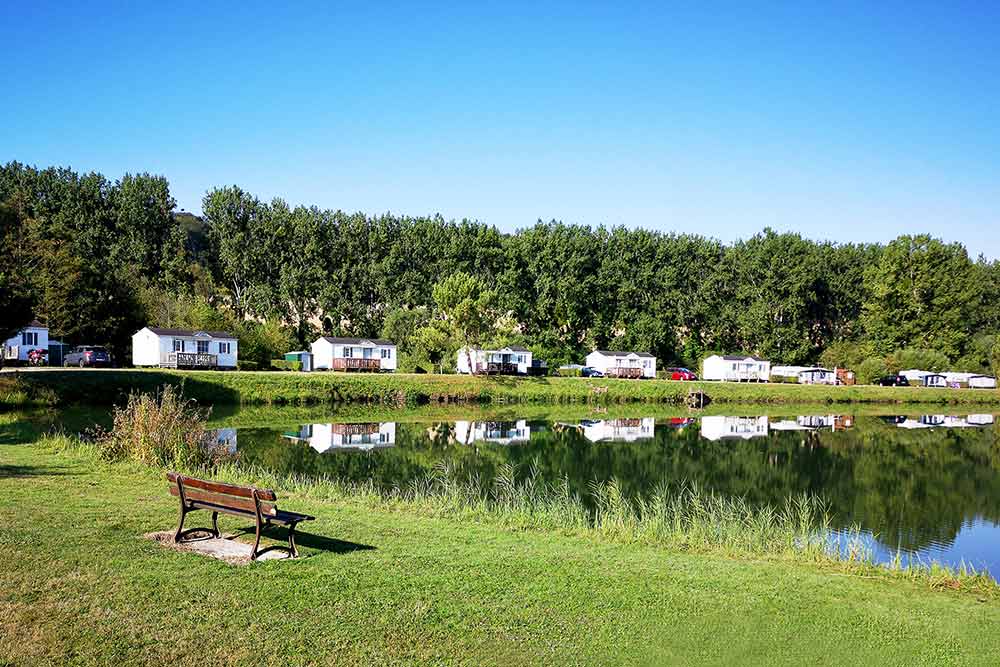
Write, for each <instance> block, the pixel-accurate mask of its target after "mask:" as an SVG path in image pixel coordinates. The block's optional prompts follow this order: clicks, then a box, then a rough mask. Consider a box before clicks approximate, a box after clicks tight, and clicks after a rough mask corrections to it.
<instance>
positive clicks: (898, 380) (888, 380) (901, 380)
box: [875, 375, 910, 387]
mask: <svg viewBox="0 0 1000 667" xmlns="http://www.w3.org/2000/svg"><path fill="white" fill-rule="evenodd" d="M875 384H877V385H879V386H880V387H909V386H910V381H909V380H907V379H906V376H904V375H886V376H885V377H881V378H879V379H878V380H876V381H875Z"/></svg>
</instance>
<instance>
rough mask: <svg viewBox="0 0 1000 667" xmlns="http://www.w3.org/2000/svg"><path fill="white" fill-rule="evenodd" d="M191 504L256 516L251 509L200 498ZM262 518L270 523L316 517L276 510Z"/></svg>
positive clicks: (212, 509) (218, 510)
mask: <svg viewBox="0 0 1000 667" xmlns="http://www.w3.org/2000/svg"><path fill="white" fill-rule="evenodd" d="M191 506H192V507H194V508H196V509H200V510H208V511H209V512H223V513H225V514H232V515H233V516H245V517H246V518H248V519H254V518H256V516H257V515H256V514H254V512H253V511H252V510H251V511H249V512H247V511H245V510H240V509H236V508H234V507H228V506H226V505H216V504H215V503H209V502H204V501H201V500H196V501H194V502H192V503H191ZM263 518H264V520H265V521H269V522H271V523H299V522H300V521H313V520H315V518H316V517H313V516H309V515H308V514H299V513H298V512H286V511H285V510H277V511H276V512H275V513H274V514H271V515H266V514H265V515H263Z"/></svg>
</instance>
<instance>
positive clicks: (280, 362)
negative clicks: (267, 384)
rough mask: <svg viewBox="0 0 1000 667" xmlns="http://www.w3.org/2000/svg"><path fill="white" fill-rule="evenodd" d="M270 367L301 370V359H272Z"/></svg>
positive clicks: (281, 369) (283, 369)
mask: <svg viewBox="0 0 1000 667" xmlns="http://www.w3.org/2000/svg"><path fill="white" fill-rule="evenodd" d="M271 368H273V369H274V370H276V371H301V370H302V362H301V361H288V360H287V359H272V360H271Z"/></svg>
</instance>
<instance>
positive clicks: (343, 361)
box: [333, 357, 382, 373]
mask: <svg viewBox="0 0 1000 667" xmlns="http://www.w3.org/2000/svg"><path fill="white" fill-rule="evenodd" d="M333 370H335V371H358V372H361V373H372V372H378V371H380V370H382V360H381V359H364V358H362V357H358V358H355V357H339V358H335V359H334V360H333Z"/></svg>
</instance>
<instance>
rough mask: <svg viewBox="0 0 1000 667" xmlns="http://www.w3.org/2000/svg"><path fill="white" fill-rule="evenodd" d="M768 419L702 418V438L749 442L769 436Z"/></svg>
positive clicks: (719, 416)
mask: <svg viewBox="0 0 1000 667" xmlns="http://www.w3.org/2000/svg"><path fill="white" fill-rule="evenodd" d="M768 425H769V421H768V418H767V417H729V416H725V417H724V416H721V415H715V416H710V417H702V418H701V437H703V438H705V439H706V440H728V439H737V440H749V439H750V438H763V437H765V436H767V431H768Z"/></svg>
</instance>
